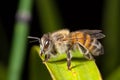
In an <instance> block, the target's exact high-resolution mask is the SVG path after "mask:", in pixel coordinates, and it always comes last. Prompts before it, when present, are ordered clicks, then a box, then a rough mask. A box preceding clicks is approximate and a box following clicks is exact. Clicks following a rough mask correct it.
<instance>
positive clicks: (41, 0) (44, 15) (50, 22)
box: [36, 0, 62, 32]
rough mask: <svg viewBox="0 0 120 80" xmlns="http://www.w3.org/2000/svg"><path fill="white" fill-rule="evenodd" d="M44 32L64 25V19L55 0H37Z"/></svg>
mask: <svg viewBox="0 0 120 80" xmlns="http://www.w3.org/2000/svg"><path fill="white" fill-rule="evenodd" d="M36 4H37V9H38V12H39V18H40V21H41V22H42V27H41V28H42V30H41V31H43V32H51V31H53V30H57V29H59V28H61V27H62V20H61V17H60V14H59V11H58V9H57V5H56V4H55V1H53V0H36Z"/></svg>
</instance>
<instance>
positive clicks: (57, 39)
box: [29, 29, 105, 70]
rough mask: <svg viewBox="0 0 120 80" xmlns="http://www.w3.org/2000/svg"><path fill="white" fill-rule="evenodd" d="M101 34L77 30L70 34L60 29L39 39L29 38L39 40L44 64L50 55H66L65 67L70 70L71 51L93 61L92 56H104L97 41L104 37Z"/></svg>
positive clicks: (93, 31) (94, 31)
mask: <svg viewBox="0 0 120 80" xmlns="http://www.w3.org/2000/svg"><path fill="white" fill-rule="evenodd" d="M101 32H102V31H101V30H78V31H73V32H70V31H69V30H68V29H62V30H58V31H56V32H53V33H47V34H44V35H43V36H42V37H41V39H40V38H36V37H29V38H34V39H37V40H39V43H40V55H41V56H42V55H43V54H44V55H45V59H44V62H46V61H48V60H49V59H50V57H51V55H56V54H57V53H60V54H62V53H66V55H67V67H68V70H70V66H71V59H72V54H71V51H72V50H75V49H78V50H79V51H80V52H82V53H83V55H84V57H85V58H86V59H89V60H93V59H94V57H93V56H99V55H102V54H104V49H103V46H102V45H101V43H100V42H99V41H98V39H101V38H104V37H105V35H104V34H102V33H101Z"/></svg>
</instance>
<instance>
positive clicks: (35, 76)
mask: <svg viewBox="0 0 120 80" xmlns="http://www.w3.org/2000/svg"><path fill="white" fill-rule="evenodd" d="M41 63H42V61H41V60H40V57H39V56H38V54H36V51H35V50H32V49H31V51H30V58H29V80H52V79H51V77H50V74H49V73H48V71H47V69H46V67H45V65H44V64H41Z"/></svg>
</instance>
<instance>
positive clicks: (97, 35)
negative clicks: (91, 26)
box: [90, 33, 105, 39]
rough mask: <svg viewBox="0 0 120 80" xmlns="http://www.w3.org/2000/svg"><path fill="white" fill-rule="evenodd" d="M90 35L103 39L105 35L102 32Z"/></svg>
mask: <svg viewBox="0 0 120 80" xmlns="http://www.w3.org/2000/svg"><path fill="white" fill-rule="evenodd" d="M90 35H91V37H93V38H96V39H102V38H104V37H105V35H104V34H102V33H95V34H90Z"/></svg>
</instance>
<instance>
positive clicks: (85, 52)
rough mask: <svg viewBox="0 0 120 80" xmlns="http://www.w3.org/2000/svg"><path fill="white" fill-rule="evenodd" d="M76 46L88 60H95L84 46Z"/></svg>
mask: <svg viewBox="0 0 120 80" xmlns="http://www.w3.org/2000/svg"><path fill="white" fill-rule="evenodd" d="M75 46H78V50H79V51H81V52H82V53H83V55H84V56H85V58H86V59H89V60H94V58H93V56H92V54H90V52H89V50H88V49H86V48H85V47H83V46H82V45H80V44H79V43H78V44H75Z"/></svg>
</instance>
